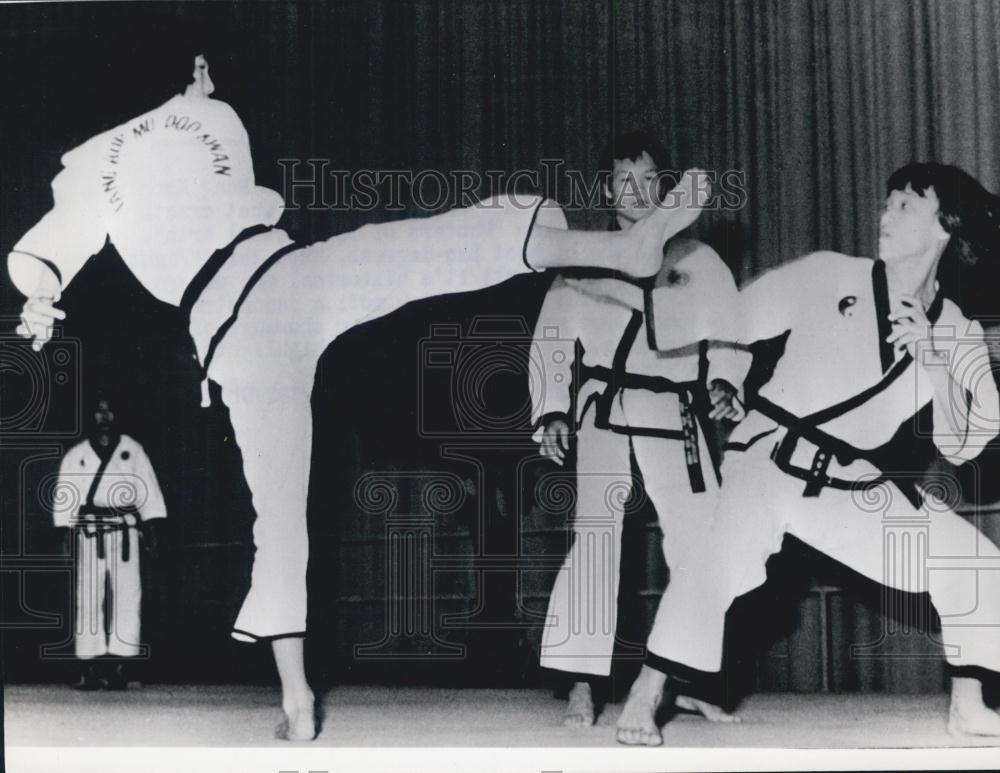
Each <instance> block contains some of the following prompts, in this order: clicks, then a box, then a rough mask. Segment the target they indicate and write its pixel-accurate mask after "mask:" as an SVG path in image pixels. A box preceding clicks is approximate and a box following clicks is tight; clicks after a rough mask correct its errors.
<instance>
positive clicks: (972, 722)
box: [948, 677, 1000, 736]
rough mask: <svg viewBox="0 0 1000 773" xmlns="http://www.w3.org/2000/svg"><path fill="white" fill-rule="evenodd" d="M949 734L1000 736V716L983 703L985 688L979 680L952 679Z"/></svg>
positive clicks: (966, 678)
mask: <svg viewBox="0 0 1000 773" xmlns="http://www.w3.org/2000/svg"><path fill="white" fill-rule="evenodd" d="M948 732H949V733H951V734H952V735H996V736H1000V714H997V712H995V711H993V709H991V708H990V707H989V706H987V705H986V703H985V702H984V701H983V686H982V683H981V682H980V681H979V680H978V679H972V678H970V677H952V680H951V709H950V710H949V712H948Z"/></svg>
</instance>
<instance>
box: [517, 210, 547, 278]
mask: <svg viewBox="0 0 1000 773" xmlns="http://www.w3.org/2000/svg"><path fill="white" fill-rule="evenodd" d="M546 201H548V199H542V200H541V201H539V202H538V206H537V207H535V211H534V213H532V215H531V222H530V223H528V233H526V234H525V235H524V244H523V245H522V246H521V261H522V262H523V263H524V265H526V266H527V267H528V270H529V271H532V272H534V273H536V274H537V273H540V272H541V271H542V270H543V269H538V268H535V267H534V266H532V265H531V264H530V263H529V262H528V242H529V241H530V240H531V232H532V231H534V230H535V221H537V220H538V212H539V210H541V208H542V205H543V204H545V202H546Z"/></svg>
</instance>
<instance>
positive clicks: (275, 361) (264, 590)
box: [8, 95, 566, 639]
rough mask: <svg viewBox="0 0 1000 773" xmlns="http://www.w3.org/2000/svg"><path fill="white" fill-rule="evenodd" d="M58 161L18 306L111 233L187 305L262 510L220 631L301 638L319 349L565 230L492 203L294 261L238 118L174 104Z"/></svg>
mask: <svg viewBox="0 0 1000 773" xmlns="http://www.w3.org/2000/svg"><path fill="white" fill-rule="evenodd" d="M63 165H64V167H65V168H64V170H63V171H62V172H61V173H60V174H59V175H58V176H57V177H56V178H55V180H54V181H53V194H54V199H55V206H54V207H53V209H52V211H51V212H49V213H48V214H47V215H46V216H45V217H44V218H43V219H42V220H41V221H39V223H38V224H36V225H35V226H34V227H33V228H32V229H31V230H30V231H29V232H28V233H27V234H26V235H25V236H24V237H23V238H22V239H21V240H20V241H19V242H18V243H17V244H16V245H15V247H14V250H13V251H12V252H11V254H10V257H9V259H8V266H9V270H10V274H11V278H12V280H13V281H14V284H15V285H16V286H17V287H18V288H19V289H20V290H21V291H22V292H24V293H25V294H30V293H31V292H33V291H34V289H35V288H36V287H37V285H38V278H39V272H40V271H45V270H46V268H45V267H44V266H45V265H48V266H49V267H50V268H54V269H55V270H56V271H57V272H58V273H59V275H60V278H61V281H62V284H63V286H65V285H66V284H67V283H68V282H69V281H70V279H71V278H72V277H73V275H74V274H75V273H76V272H77V271H78V270H79V269H80V267H81V266H82V265H83V263H84V262H85V261H86V259H87V257H89V256H90V255H92V254H94V253H96V252H97V251H98V250H99V249H100V248H101V246H102V245H103V243H104V240H105V236H106V235H107V236H110V238H111V241H112V242H113V243H114V245H115V246H116V248H117V249H118V252H119V253H120V254H121V256H122V259H123V260H124V261H125V262H126V263H127V264H128V266H129V268H130V269H131V270H132V272H133V273H134V274H135V276H136V277H137V278H138V279H139V280H140V281H141V282H142V283H143V284H144V285H145V286H146V288H147V289H148V290H149V291H150V292H151V293H152V294H153V295H155V296H156V297H157V298H159V299H160V300H163V301H166V302H168V303H172V304H175V305H178V304H181V305H184V306H190V307H192V308H190V317H191V323H190V330H191V334H192V337H193V339H194V341H195V344H196V346H197V349H198V355H199V358H200V359H201V362H202V364H203V365H207V375H208V376H210V377H211V378H212V379H213V380H215V381H216V382H218V383H219V384H220V385H221V387H222V394H223V399H224V401H225V403H226V405H227V406H228V407H229V412H230V419H231V421H232V424H233V428H234V430H235V435H236V441H237V443H238V444H239V446H240V449H241V451H242V452H243V469H244V472H245V474H246V478H247V482H248V484H249V486H250V490H251V492H252V494H253V502H254V509H255V510H256V513H257V520H256V522H255V524H254V544H255V546H256V553H255V556H254V566H253V574H252V582H251V588H250V591H249V593H248V595H247V598H246V600H245V601H244V604H243V607H242V609H241V611H240V615H239V618H238V619H237V621H236V625H235V627H234V632H233V635H234V636H236V637H237V638H241V639H262V638H277V637H281V636H294V635H302V634H303V633H304V631H305V625H306V560H307V553H308V543H307V534H306V494H307V489H308V480H309V460H310V448H311V436H312V419H311V413H310V404H309V398H310V393H311V390H312V385H313V378H314V373H315V368H316V362H317V360H318V359H319V357H320V355H321V354H322V352H323V350H324V349H325V348H326V346H327V345H328V344H329V343H330V342H331V341H332V340H333V339H334V338H336V337H337V336H338V335H339V334H340V333H343V332H344V331H346V330H347V329H349V328H350V327H352V326H354V325H356V324H359V323H361V322H364V321H366V320H369V319H372V318H374V317H377V316H379V315H382V314H386V313H388V312H390V311H392V310H394V309H396V308H398V307H400V306H402V305H403V304H405V303H408V302H409V301H413V300H416V299H419V298H423V297H427V296H431V295H437V294H443V293H456V292H465V291H471V290H476V289H481V288H484V287H488V286H490V285H493V284H496V283H498V282H501V281H503V280H505V279H508V278H509V277H511V276H513V275H514V274H517V273H520V272H523V271H526V270H529V268H530V267H529V266H528V265H527V263H526V260H525V248H526V244H527V241H528V237H529V234H530V232H531V229H532V227H533V225H534V224H535V223H536V222H537V223H539V224H542V225H545V226H548V227H558V228H565V227H566V221H565V217H564V216H563V214H562V211H561V210H559V209H558V208H555V207H543V206H541V205H542V200H541V199H539V198H537V197H527V196H521V197H517V198H514V197H510V196H503V197H496V198H494V199H489V200H486V201H483V202H479V203H478V204H477V205H475V206H473V207H470V208H467V209H459V210H453V211H451V212H448V213H445V214H442V215H437V216H435V217H429V218H417V219H409V220H405V221H400V222H394V223H386V224H380V225H370V226H366V227H364V228H361V229H359V230H357V231H354V232H352V233H349V234H344V235H341V236H336V237H334V238H332V239H328V240H326V241H324V242H319V243H316V244H313V245H311V246H308V247H301V248H300V247H297V246H296V245H294V244H293V243H292V240H291V239H290V238H289V237H288V236H287V234H285V233H284V232H283V231H281V230H278V229H273V228H271V226H273V225H274V223H276V222H277V220H278V218H279V216H280V214H281V209H282V200H281V197H280V196H279V195H278V194H277V193H275V192H273V191H270V190H267V189H265V188H260V187H257V186H255V185H254V177H253V165H252V160H251V158H250V150H249V143H248V140H247V136H246V132H245V130H244V128H243V125H242V123H241V122H240V120H239V117H238V116H237V115H236V113H235V112H234V111H233V110H232V109H231V108H230V107H229V106H228V105H226V104H225V103H222V102H218V101H216V100H212V99H205V98H198V97H188V96H183V95H182V96H177V97H174V98H173V99H171V100H170V101H168V102H167V103H165V104H164V105H162V106H161V107H159V108H157V109H155V110H153V111H151V112H149V113H147V114H145V115H142V116H140V117H138V118H135V119H133V120H132V121H129V122H127V123H125V124H123V125H121V126H119V127H117V128H115V129H112V130H111V131H109V132H105V133H104V134H101V135H98V136H97V137H94V138H92V139H90V140H88V141H87V142H86V143H84V144H83V145H81V146H80V147H78V148H76V149H74V150H72V151H70V152H69V153H67V154H66V155H65V156H64V157H63ZM254 227H257V228H256V230H253V231H247V229H252V228H254ZM227 247H228V248H229V249H224V248H227ZM217 250H218V252H216V251H217ZM282 251H284V252H286V253H287V254H284V256H283V257H281V259H280V260H278V261H277V262H273V261H271V260H270V259H271V258H272V257H273V256H275V255H276V254H277V253H278V252H282ZM227 254H228V255H229V257H228V259H227V260H224V261H223V259H224V258H225V256H226V255H227ZM210 256H211V257H210ZM39 259H40V260H39ZM265 268H267V269H268V270H266V272H265V273H261V272H262V271H263V270H264V269H265ZM250 285H252V292H249V294H246V290H247V288H248V287H249V286H250ZM194 287H197V290H198V291H200V292H191V289H192V288H194ZM186 289H187V290H188V292H187V293H185V290H186ZM237 309H238V318H237V319H236V320H235V322H233V320H232V317H233V315H234V313H235V311H236V310H237ZM227 320H228V322H227ZM220 328H222V329H223V330H225V331H228V332H226V333H225V336H224V337H222V338H221V339H220V338H219V336H218V331H219V330H220ZM213 340H214V341H215V343H214V344H213ZM219 340H221V343H218V341H219Z"/></svg>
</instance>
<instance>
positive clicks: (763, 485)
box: [650, 438, 1000, 672]
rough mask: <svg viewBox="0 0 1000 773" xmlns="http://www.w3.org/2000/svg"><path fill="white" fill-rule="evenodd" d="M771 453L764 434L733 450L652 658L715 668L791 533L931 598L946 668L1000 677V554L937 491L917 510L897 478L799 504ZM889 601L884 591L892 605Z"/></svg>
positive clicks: (666, 603)
mask: <svg viewBox="0 0 1000 773" xmlns="http://www.w3.org/2000/svg"><path fill="white" fill-rule="evenodd" d="M773 447H774V442H772V441H771V440H770V439H768V438H765V439H763V440H760V441H758V442H757V443H756V444H755V445H753V446H751V447H750V449H748V450H747V451H745V452H733V451H730V452H727V454H726V458H725V463H724V465H723V471H722V474H723V476H724V480H725V485H724V486H723V487H722V492H721V495H720V496H719V500H718V502H719V505H718V509H717V511H716V517H715V519H714V523H713V528H712V533H711V535H710V538H709V539H707V540H705V541H704V542H703V543H702V545H701V546H700V548H699V549H697V550H696V552H695V560H693V561H692V562H691V565H690V566H689V568H688V571H687V572H684V573H683V574H681V575H679V576H673V577H672V578H671V582H670V585H669V586H668V587H667V591H666V593H664V595H663V599H662V600H661V602H660V614H658V615H657V619H656V623H655V625H654V628H658V627H661V626H662V627H663V629H664V630H663V635H662V636H659V635H657V636H656V637H655V640H656V644H655V646H653V645H652V644H651V646H650V651H651V652H652V653H653V654H655V655H658V656H660V657H663V658H667V659H669V660H672V661H675V662H677V663H681V664H683V665H686V666H690V667H692V668H696V669H700V670H702V671H710V672H711V671H718V670H719V669H720V667H721V664H722V640H723V632H724V626H725V616H726V610H727V609H728V608H729V605H730V603H731V602H732V601H733V600H734V599H735V598H736V597H737V596H740V595H742V594H743V593H746V592H748V591H750V590H752V589H753V588H755V587H757V586H758V585H760V584H762V583H763V582H764V580H765V579H766V570H765V566H764V565H765V562H766V561H767V559H768V557H769V556H770V555H771V554H773V553H776V552H778V551H779V550H780V549H781V542H782V539H783V537H784V535H785V534H786V533H787V534H792V535H794V536H795V537H797V538H799V539H800V540H802V541H803V542H805V543H806V544H808V545H811V546H812V547H814V548H816V549H817V550H820V551H822V552H823V553H826V554H827V555H828V556H830V557H832V558H835V559H837V560H838V561H840V562H841V563H843V564H845V565H847V566H848V567H850V568H851V569H853V570H855V571H856V572H859V573H861V574H863V575H865V576H866V577H868V578H870V579H872V580H875V581H876V582H879V583H882V584H883V585H885V586H888V587H891V588H897V589H901V590H905V591H910V592H928V593H929V594H930V599H931V601H932V603H933V604H934V606H935V608H936V609H937V612H938V614H939V616H940V618H941V626H942V629H941V632H940V640H941V642H942V643H943V645H944V652H945V656H946V657H947V659H948V661H949V662H950V663H952V664H953V665H958V666H962V665H973V666H982V667H985V668H988V669H992V670H994V671H1000V548H998V547H997V546H996V545H995V544H994V543H993V542H991V541H990V540H989V539H987V538H986V537H985V536H984V535H983V534H982V532H980V531H979V530H978V529H977V528H976V527H975V526H974V525H973V524H972V523H970V522H969V521H967V520H966V519H965V518H963V517H962V516H960V515H958V514H956V513H955V512H954V511H953V510H951V509H950V508H949V507H948V506H947V505H946V504H945V502H944V500H943V499H941V498H939V497H930V496H929V497H927V498H926V499H925V502H924V505H923V506H922V507H920V508H917V507H914V506H913V505H912V504H911V503H910V501H909V500H908V499H907V498H906V497H905V496H904V495H903V493H902V492H901V491H900V489H899V488H898V487H897V486H896V485H895V484H892V483H883V484H879V486H878V487H877V488H875V489H870V490H868V491H865V492H851V491H842V490H837V489H832V488H824V489H823V490H822V491H821V493H820V494H819V496H818V497H803V496H802V492H803V489H804V487H805V482H804V481H802V480H799V479H798V478H795V477H793V476H790V475H788V474H786V473H784V472H782V471H781V470H780V469H778V467H777V466H776V465H775V464H774V462H773V461H771V459H770V457H769V455H770V452H771V449H772V448H773ZM948 485H949V484H948V483H947V482H945V486H944V487H948ZM893 603H894V597H893V596H892V595H891V594H887V596H886V604H887V605H889V604H893ZM886 611H887V612H890V611H891V610H889V609H887V610H886ZM900 622H901V624H902V625H904V626H909V627H911V628H913V627H915V626H919V625H921V624H923V625H926V623H925V622H923V621H920V620H909V621H906V620H904V621H900ZM894 624H895V623H894ZM668 629H669V630H668ZM654 633H656V632H655V631H654ZM926 634H927V636H929V637H933V638H935V639H936V638H937V636H938V634H937V633H936V632H931V631H926ZM856 644H859V645H864V644H866V643H864V642H858V643H856Z"/></svg>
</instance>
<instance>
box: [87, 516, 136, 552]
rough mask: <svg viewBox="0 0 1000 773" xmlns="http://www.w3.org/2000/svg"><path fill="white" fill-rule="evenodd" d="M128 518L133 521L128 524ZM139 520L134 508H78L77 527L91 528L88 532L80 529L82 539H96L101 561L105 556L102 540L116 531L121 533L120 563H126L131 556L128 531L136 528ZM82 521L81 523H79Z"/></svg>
mask: <svg viewBox="0 0 1000 773" xmlns="http://www.w3.org/2000/svg"><path fill="white" fill-rule="evenodd" d="M129 516H131V517H132V518H133V519H134V521H133V522H131V523H130V522H129ZM138 520H139V511H138V510H137V509H136V508H134V507H101V506H97V505H89V506H84V507H82V508H80V517H79V519H78V522H77V526H93V527H94V530H93V531H91V532H88V531H87V530H86V529H80V533H81V534H83V536H84V537H86V538H87V539H90V538H92V537H96V538H99V539H97V557H98V558H101V559H103V558H104V556H105V550H104V539H105V537H107V536H108V535H109V534H114V533H115V532H117V531H120V532H121V533H122V561H128V560H129V557H130V556H131V538H130V536H129V529H131V528H132V527H134V526H136V525H137V524H138ZM80 521H82V523H80Z"/></svg>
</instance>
